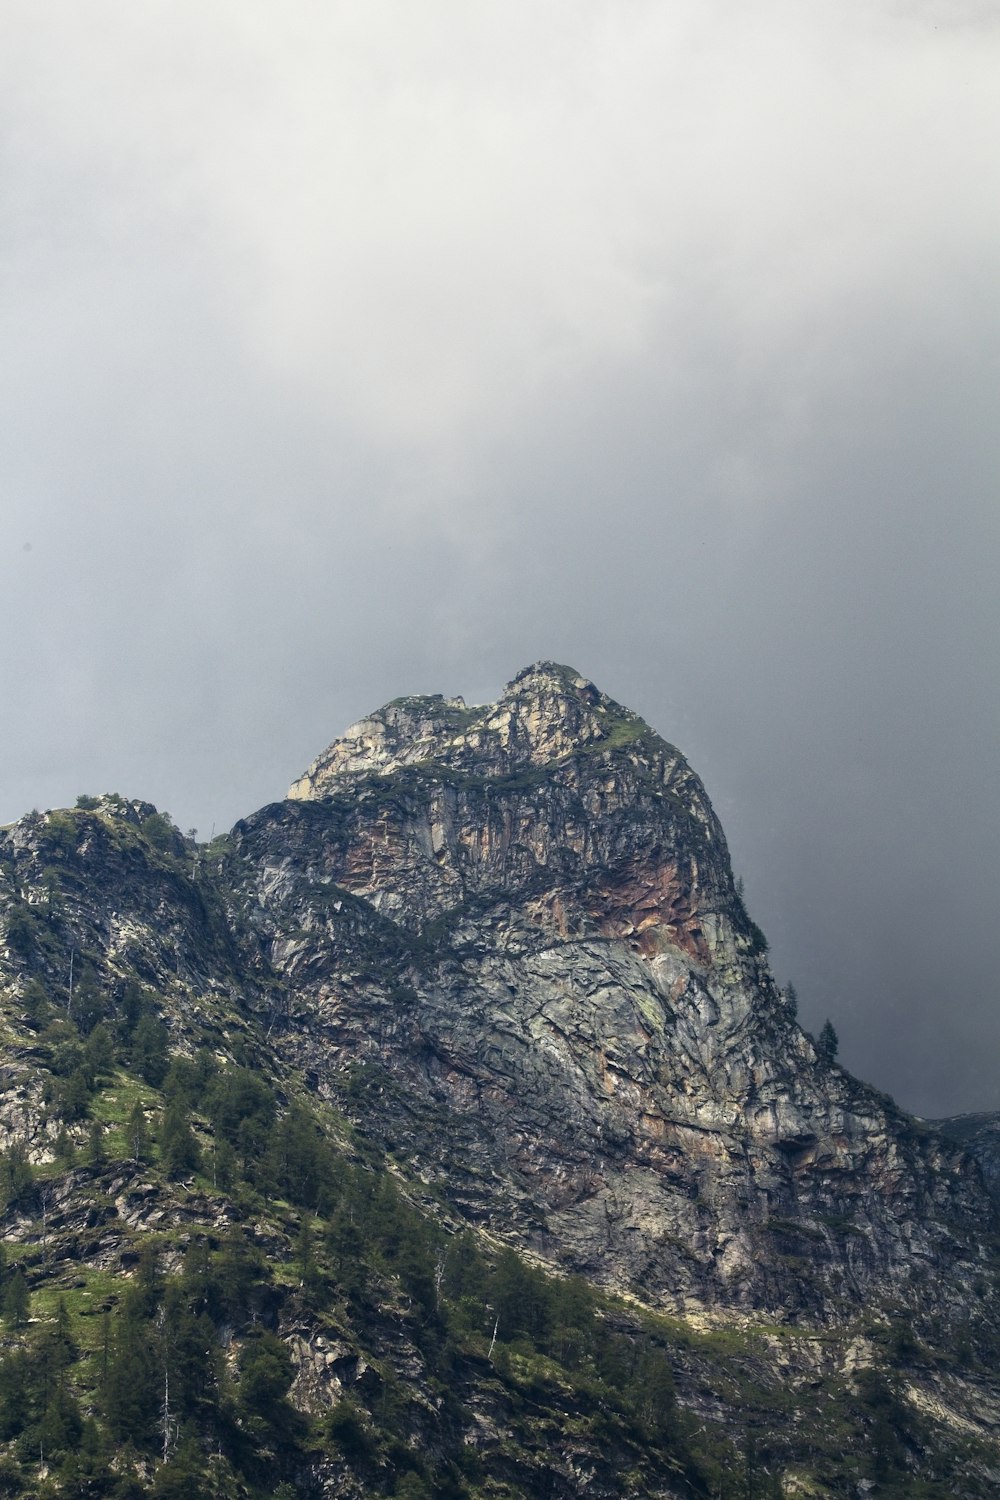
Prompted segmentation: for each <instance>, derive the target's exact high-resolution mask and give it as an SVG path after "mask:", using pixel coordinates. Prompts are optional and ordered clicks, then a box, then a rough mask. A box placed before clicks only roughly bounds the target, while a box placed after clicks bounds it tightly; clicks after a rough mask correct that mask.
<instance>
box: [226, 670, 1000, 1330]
mask: <svg viewBox="0 0 1000 1500" xmlns="http://www.w3.org/2000/svg"><path fill="white" fill-rule="evenodd" d="M224 878H225V880H226V881H228V882H229V884H230V886H231V888H232V890H233V892H234V897H233V899H234V901H235V903H236V904H238V905H239V906H240V907H241V908H242V912H243V914H244V920H246V921H247V922H248V923H249V926H250V928H251V930H252V932H253V934H254V941H255V944H256V949H255V958H254V962H255V965H256V968H257V970H258V972H259V973H260V974H261V975H267V976H271V977H272V978H273V977H274V976H277V979H278V980H279V981H280V986H281V989H280V994H281V996H282V999H281V1002H280V1006H279V1007H278V1008H276V1010H275V1021H276V1022H278V1023H280V1024H276V1025H275V1027H274V1028H273V1035H274V1037H275V1038H276V1040H277V1042H278V1045H280V1046H281V1047H282V1049H283V1050H284V1052H285V1053H286V1055H287V1056H288V1058H289V1060H290V1061H294V1062H295V1063H296V1064H298V1065H300V1066H303V1067H305V1068H307V1069H308V1070H309V1072H310V1074H311V1075H313V1076H314V1078H315V1081H316V1083H317V1086H318V1087H320V1088H321V1089H322V1090H326V1091H328V1092H330V1093H331V1094H334V1095H337V1096H338V1097H339V1098H341V1099H346V1100H347V1101H348V1102H349V1103H350V1102H351V1101H353V1103H354V1105H355V1106H356V1107H357V1108H358V1109H359V1110H360V1109H361V1108H362V1107H363V1109H364V1111H365V1116H366V1122H367V1127H368V1128H369V1129H373V1130H374V1131H375V1132H376V1133H377V1134H378V1135H379V1136H380V1137H381V1138H382V1140H383V1141H384V1143H385V1144H386V1145H387V1146H388V1147H389V1148H390V1149H392V1150H394V1151H396V1152H397V1153H400V1154H401V1155H402V1156H403V1157H405V1158H406V1159H407V1160H408V1161H409V1162H410V1163H411V1165H412V1166H414V1167H415V1168H416V1169H417V1170H418V1171H419V1172H420V1173H421V1174H422V1175H423V1176H424V1177H425V1178H426V1179H427V1180H428V1181H432V1182H434V1183H436V1184H437V1185H438V1187H439V1189H440V1191H441V1192H443V1193H444V1194H445V1196H446V1197H447V1198H448V1199H449V1201H450V1202H451V1203H452V1204H453V1205H454V1206H455V1207H456V1208H458V1209H459V1210H460V1211H461V1212H462V1214H464V1215H465V1216H467V1217H469V1218H471V1219H474V1220H477V1221H480V1222H483V1223H485V1224H488V1225H489V1226H491V1227H492V1228H493V1229H494V1230H495V1232H496V1233H498V1234H500V1235H503V1236H506V1237H509V1238H511V1239H512V1240H514V1241H516V1242H518V1243H520V1244H521V1245H523V1246H525V1247H527V1248H529V1249H531V1250H533V1251H535V1252H537V1253H539V1254H540V1255H543V1256H544V1257H546V1258H547V1259H550V1260H553V1261H556V1262H558V1263H560V1264H562V1265H564V1266H567V1267H571V1268H573V1269H575V1270H579V1271H582V1272H584V1273H586V1274H587V1275H590V1276H592V1277H595V1278H597V1279H601V1280H604V1281H605V1282H607V1283H610V1284H615V1285H617V1286H620V1287H623V1288H626V1289H630V1290H632V1291H634V1292H636V1293H639V1294H641V1295H642V1296H643V1297H645V1298H647V1299H650V1300H653V1301H655V1302H657V1303H660V1304H661V1305H665V1306H674V1307H677V1308H680V1309H685V1308H686V1309H692V1308H704V1307H710V1306H713V1305H714V1306H719V1307H728V1308H741V1307H742V1308H747V1309H749V1308H756V1309H764V1310H767V1311H768V1312H769V1313H770V1314H771V1315H773V1316H776V1317H796V1318H799V1319H801V1318H802V1317H804V1316H805V1317H812V1318H815V1319H817V1320H824V1319H829V1318H831V1317H834V1316H840V1315H843V1314H844V1313H845V1312H847V1313H849V1312H850V1311H851V1309H855V1310H856V1309H858V1308H859V1307H861V1306H863V1305H864V1304H865V1303H866V1302H867V1301H869V1300H870V1299H872V1298H876V1297H877V1298H883V1299H884V1298H890V1297H891V1298H892V1299H895V1300H896V1301H897V1302H898V1303H900V1304H902V1305H906V1306H909V1307H911V1308H919V1307H920V1306H921V1305H922V1304H923V1303H925V1302H926V1300H927V1297H928V1295H929V1294H928V1287H929V1285H930V1283H931V1281H932V1280H933V1281H934V1282H936V1287H935V1291H934V1300H935V1305H936V1306H937V1307H938V1308H939V1310H940V1309H941V1308H942V1307H943V1308H945V1309H947V1307H948V1306H949V1305H953V1306H954V1307H955V1308H956V1309H958V1308H959V1307H960V1306H961V1305H962V1304H963V1302H964V1301H965V1300H966V1299H967V1297H968V1291H969V1287H970V1285H971V1283H972V1280H973V1279H974V1278H975V1276H976V1275H977V1274H978V1271H979V1269H980V1263H981V1256H980V1250H979V1239H980V1236H981V1235H982V1234H984V1233H985V1232H986V1229H987V1227H988V1226H989V1224H990V1222H991V1214H992V1209H991V1206H990V1202H989V1199H988V1196H987V1195H986V1194H985V1193H984V1191H983V1187H982V1182H981V1179H980V1176H979V1173H978V1170H977V1168H976V1167H975V1165H974V1163H973V1162H972V1161H971V1160H970V1159H969V1158H968V1157H967V1156H966V1155H965V1154H964V1153H963V1151H962V1150H961V1148H960V1146H959V1145H957V1144H954V1143H952V1142H951V1141H949V1140H947V1139H945V1138H944V1137H943V1136H941V1135H940V1134H938V1133H937V1132H935V1131H934V1130H932V1129H930V1128H929V1127H926V1126H924V1125H923V1124H922V1123H920V1122H916V1121H914V1120H913V1119H911V1118H910V1117H908V1116H907V1115H905V1114H904V1113H903V1112H902V1111H901V1110H899V1109H898V1108H897V1107H896V1106H895V1105H894V1104H893V1103H892V1101H891V1100H889V1099H887V1098H886V1097H885V1096H883V1095H880V1094H879V1093H877V1092H876V1091H874V1090H873V1089H871V1088H868V1087H866V1086H865V1085H863V1084H861V1083H859V1082H858V1081H857V1080H855V1079H853V1078H851V1077H850V1076H849V1075H848V1074H847V1073H846V1072H844V1071H843V1070H842V1069H841V1068H839V1067H838V1066H836V1065H831V1064H828V1063H825V1062H824V1061H823V1060H821V1059H820V1058H819V1057H818V1056H817V1053H816V1050H815V1048H814V1047H813V1045H812V1042H811V1041H810V1039H809V1038H808V1037H807V1036H806V1035H805V1034H804V1033H803V1032H802V1031H801V1030H800V1029H799V1027H798V1026H797V1024H796V1022H795V1019H794V1016H793V1014H792V1013H791V1011H790V1009H789V1007H788V1005H787V1003H786V1002H785V1000H784V998H783V997H782V995H781V994H780V993H779V991H778V990H777V988H776V986H775V984H774V980H773V978H772V976H771V973H770V970H769V968H768V964H767V953H766V943H765V941H764V939H763V935H762V934H761V933H760V932H759V930H758V929H757V928H756V927H755V925H754V924H753V923H752V922H751V921H750V919H749V917H748V915H747V913H746V911H745V909H744V906H743V903H742V900H741V898H740V896H739V894H738V892H737V889H736V886H735V883H734V880H733V876H732V870H731V867H730V861H729V856H728V851H727V848H726V842H725V837H724V835H723V832H722V829H721V827H720V825H719V822H718V820H717V818H716V816H715V814H714V812H713V810H712V808H711V805H710V803H709V800H708V797H707V796H706V793H705V790H704V787H703V786H702V784H701V782H700V780H699V779H698V777H697V776H696V775H695V774H694V772H693V771H692V770H691V768H690V767H689V766H688V764H687V762H686V761H685V759H684V757H683V756H682V755H681V754H680V752H679V751H677V750H676V749H675V748H674V747H673V746H672V745H670V744H668V743H666V742H665V741H664V740H663V739H661V738H660V737H659V736H658V735H657V734H655V733H654V732H653V731H652V730H651V729H650V728H649V727H648V726H647V725H646V724H645V723H644V722H643V721H642V719H640V718H639V717H638V716H637V715H635V714H633V713H631V712H630V711H628V710H627V709H625V708H622V707H621V706H620V705H618V704H616V703H614V702H613V701H612V700H611V699H609V698H608V697H606V696H605V695H604V694H603V693H601V692H599V691H598V689H597V688H596V687H595V686H594V685H593V684H592V683H591V682H589V681H587V680H586V679H585V678H583V677H581V676H579V675H578V674H577V673H576V672H574V671H572V670H570V669H568V668H565V667H561V666H557V665H555V664H553V663H549V662H542V663H538V664H536V665H535V666H533V667H529V668H528V669H527V670H526V671H524V672H522V673H520V674H519V675H518V676H517V677H516V678H515V679H514V680H513V682H511V683H510V685H509V686H508V688H507V689H506V691H505V692H504V694H503V696H502V697H501V698H500V699H499V701H498V702H497V703H495V704H490V705H487V706H481V707H467V706H466V705H465V704H464V703H463V701H462V700H461V699H458V698H452V699H447V698H441V697H422V698H405V699H400V700H397V701H396V702H394V703H391V704H389V705H387V706H386V707H385V708H383V709H381V710H379V711H378V712H376V713H374V714H372V715H371V716H370V717H369V718H367V719H365V720H362V721H361V722H360V723H359V724H356V725H354V726H353V727H352V728H351V729H350V730H348V732H347V733H346V735H345V736H344V737H343V738H342V739H340V740H338V741H337V742H336V743H335V744H334V745H332V746H331V747H330V749H328V750H327V751H325V752H324V753H323V754H322V755H321V756H319V758H318V759H317V760H316V761H314V762H313V764H312V765H311V766H310V767H309V768H308V770H307V771H306V772H305V773H304V774H303V775H302V777H301V778H300V779H299V780H297V781H296V782H295V784H294V785H293V786H292V788H291V790H290V793H289V800H288V801H286V802H284V803H281V804H276V805H274V806H271V807H268V808H265V809H263V810H262V811H261V812H259V813H257V814H256V815H254V816H253V817H251V818H249V819H247V820H246V821H244V822H242V823H240V824H238V825H237V827H236V829H235V830H234V840H233V852H232V854H231V855H230V857H229V862H228V865H227V867H226V869H225V871H224Z"/></svg>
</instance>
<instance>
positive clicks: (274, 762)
mask: <svg viewBox="0 0 1000 1500" xmlns="http://www.w3.org/2000/svg"><path fill="white" fill-rule="evenodd" d="M998 53H1000V29H998V26H997V23H996V19H995V17H994V16H992V15H991V14H990V9H989V8H987V7H985V6H979V5H974V4H967V5H960V4H955V3H952V0H949V3H948V4H947V5H945V4H943V3H942V4H938V3H932V0H929V3H926V4H902V3H897V4H892V3H889V0H883V3H881V4H874V5H873V4H871V3H866V4H861V3H854V0H848V3H846V4H845V3H840V4H838V5H836V6H834V5H832V4H822V5H818V6H810V7H808V8H803V7H801V6H798V5H793V4H791V3H778V0H765V3H759V4H756V5H754V6H753V7H750V8H746V7H744V8H743V9H742V10H735V9H734V8H733V7H730V6H728V5H722V4H721V3H716V4H708V5H705V4H704V3H701V4H698V5H695V4H693V3H691V4H680V5H677V6H671V7H669V8H668V9H667V10H666V11H665V9H664V7H662V6H655V5H652V4H647V3H635V4H630V5H629V6H621V5H617V6H611V5H608V4H604V3H596V0H589V3H583V4H581V3H579V0H576V3H574V4H569V3H568V0H567V3H556V0H551V3H548V0H546V3H543V4H541V5H538V4H533V5H530V6H529V5H527V4H521V3H514V4H512V5H507V6H504V7H502V8H497V7H495V6H488V5H485V4H478V3H475V0H473V3H469V0H464V3H462V4H458V3H444V0H438V3H431V4H428V5H423V6H420V7H413V6H407V5H405V4H403V3H402V0H393V3H389V0H382V3H379V0H375V3H371V4H367V5H365V6H364V7H360V6H355V5H346V4H344V5H341V4H335V5H332V6H331V5H320V4H318V3H307V0H295V3H293V4H291V5H288V6H285V7H283V8H282V12H281V15H280V16H277V15H276V13H275V12H274V10H273V7H271V6H266V5H263V4H260V3H247V0H241V3H239V4H236V3H220V4H218V5H215V6H213V7H211V9H210V10H208V11H206V9H205V7H204V6H195V5H194V4H192V3H189V0H174V3H171V4H170V5H167V4H165V3H164V4H150V5H146V6H143V7H142V8H141V9H139V10H136V8H135V7H131V6H126V5H124V4H123V3H121V0H113V3H109V0H105V3H100V0H97V3H95V4H93V5H88V6H87V7H86V8H85V9H84V8H81V9H77V10H71V9H67V10H66V11H65V12H64V13H62V14H61V16H60V26H59V30H58V33H56V32H55V31H54V30H53V28H52V27H51V24H50V17H47V16H46V15H45V14H43V12H42V11H41V10H40V9H39V7H37V6H33V5H28V4H26V3H15V4H13V5H10V6H8V7H7V11H6V13H5V48H4V57H3V59H2V60H0V132H2V135H0V143H2V144H0V151H2V159H0V182H2V183H3V188H2V193H3V198H2V212H0V271H2V292H0V340H2V347H3V349H4V351H5V359H4V360H3V363H2V370H0V382H2V388H0V389H2V399H3V408H4V412H5V424H4V425H5V438H4V442H3V445H2V452H0V479H2V484H3V495H4V506H3V523H4V524H3V530H2V537H3V545H2V547H0V601H2V603H0V608H2V611H3V629H4V635H5V640H6V642H7V647H6V650H5V651H4V653H3V662H4V671H3V680H2V690H3V695H4V703H5V705H6V710H7V714H6V727H7V733H6V734H5V736H4V741H3V750H2V755H3V770H4V778H3V786H4V798H3V807H2V808H0V815H2V816H4V817H6V818H13V817H16V816H17V815H18V814H20V813H21V812H22V811H24V810H26V809H27V808H28V807H30V806H33V805H40V806H48V805H56V804H59V803H64V802H67V801H72V799H73V798H74V797H75V796H76V794H77V793H78V792H80V791H82V790H98V789H103V788H109V789H110V788H116V789H118V790H120V791H122V792H127V793H131V794H134V795H144V796H148V797H151V798H152V799H153V800H155V801H157V802H158V803H160V804H161V805H163V806H166V807H168V808H169V809H170V810H171V811H172V812H173V813H174V814H175V816H176V817H177V818H178V820H179V821H180V822H181V823H182V824H183V825H185V826H186V825H187V824H188V823H195V824H197V825H198V826H199V827H200V828H201V830H202V833H203V834H207V833H208V831H209V829H210V828H211V826H212V825H213V824H214V825H215V826H216V827H217V828H221V827H223V826H226V825H228V824H229V823H231V822H232V821H233V820H234V819H235V818H236V817H238V816H240V815H242V814H244V813H245V812H247V811H249V810H251V809H252V808H253V807H255V806H256V805H258V804H259V803H261V802H263V801H266V800H270V799H273V798H275V797H277V796H280V795H281V794H282V793H283V791H284V789H285V787H286V786H287V784H288V783H289V781H290V780H291V779H292V777H293V776H294V775H295V774H297V773H298V772H299V771H300V770H301V769H302V767H303V766H304V765H305V763H306V762H307V761H308V760H309V759H310V758H311V757H312V756H313V754H315V753H316V751H317V750H318V749H319V748H321V747H322V746H323V745H324V744H326V743H327V742H328V741H329V740H330V739H331V738H332V737H333V736H334V735H335V734H337V733H338V732H339V731H340V730H341V729H342V728H343V727H345V726H346V724H347V723H349V722H350V721H351V720H352V719H354V718H356V717H357V716H358V715H359V714H360V713H362V712H364V711H366V710H368V709H370V708H372V707H373V706H375V705H376V704H377V703H379V702H382V701H384V700H385V699H387V698H389V697H392V696H394V695H395V694H397V693H399V692H403V691H416V690H427V691H437V690H443V691H446V692H463V693H465V694H466V696H468V697H470V698H478V699H484V698H490V697H493V696H495V694H496V693H497V691H498V690H499V688H500V686H501V685H502V683H503V682H504V681H505V680H506V679H507V678H508V677H510V676H511V675H513V673H514V671H515V670H517V669H518V668H519V667H520V666H522V665H524V664H526V663H527V662H528V661H530V660H533V659H535V658H537V657H540V656H555V657H560V658H563V659H568V660H570V661H572V662H574V663H575V664H576V665H577V666H578V667H579V668H580V669H581V670H583V671H585V672H587V673H588V674H589V675H591V676H593V677H594V678H595V679H596V680H597V681H599V682H600V684H601V686H602V687H604V688H605V689H606V690H608V691H610V692H612V693H614V694H615V696H617V697H619V698H622V699H624V700H625V701H628V702H629V703H631V704H632V705H633V706H635V707H637V708H639V709H640V710H641V711H642V712H643V713H644V714H645V715H646V716H647V718H649V719H650V720H651V722H653V723H654V724H655V725H656V726H657V727H658V728H659V729H660V730H661V731H662V732H663V733H664V734H666V735H667V736H668V737H669V738H671V739H673V740H675V741H676V742H678V743H679V744H680V745H681V746H682V748H683V749H685V751H686V752H687V753H688V755H689V757H690V758H691V760H692V761H693V763H694V764H695V766H696V767H697V768H698V769H699V770H700V771H701V772H702V774H703V775H704V777H705V779H706V782H707V784H708V787H709V791H710V793H711V794H712V796H713V798H714V800H715V801H716V803H717V805H718V807H719V811H720V813H721V815H722V817H723V821H724V823H725V825H726V828H727V830H728V832H729V835H730V839H731V842H732V845H733V850H734V857H735V860H736V863H737V866H738V868H739V869H740V870H741V872H742V873H743V875H744V877H745V879H746V884H747V893H748V898H749V900H750V904H751V906H752V908H753V910H754V913H755V915H756V916H757V918H758V920H759V921H760V922H761V924H762V925H763V926H764V927H765V929H766V930H767V931H768V932H769V934H770V936H771V939H772V945H773V949H772V951H773V956H774V959H775V965H776V968H777V970H778V974H779V978H781V979H785V978H788V977H791V978H793V979H794V981H795V983H796V985H797V987H798V989H799V992H800V997H801V1005H802V1012H803V1019H804V1020H805V1022H806V1024H809V1025H812V1026H814V1027H815V1026H817V1025H818V1024H820V1023H821V1022H822V1019H823V1017H824V1015H826V1014H830V1015H831V1016H832V1018H833V1019H834V1021H835V1024H836V1025H837V1027H838V1029H839V1030H840V1033H841V1037H842V1050H843V1053H844V1056H845V1059H846V1060H847V1061H848V1063H850V1064H851V1065H852V1066H854V1067H855V1068H856V1069H858V1070H859V1071H860V1072H862V1073H863V1074H865V1075H866V1076H868V1077H870V1078H872V1079H873V1080H874V1081H876V1082H878V1083H879V1084H880V1085H882V1086H883V1087H886V1088H888V1089H890V1090H893V1091H895V1092H897V1093H898V1096H899V1097H900V1099H901V1101H902V1102H903V1103H906V1104H908V1105H910V1106H911V1107H913V1108H916V1109H920V1110H923V1111H925V1112H928V1113H933V1112H944V1111H947V1110H957V1109H961V1108H986V1107H1000V1080H998V1078H997V1075H996V1069H995V1067H994V1062H993V1059H994V1058H995V1057H996V1055H997V1043H998V1042H1000V1014H998V1008H997V1005H996V998H995V997H996V980H995V974H996V971H997V959H998V953H997V938H996V932H995V919H994V917H993V910H992V906H993V900H994V897H993V892H994V891H995V889H996V875H997V855H996V849H997V833H998V828H997V824H998V822H1000V817H998V811H1000V809H998V793H997V785H998V781H997V776H996V757H997V748H998V743H1000V725H998V722H997V711H996V707H995V703H996V693H995V688H994V687H993V684H994V683H995V680H996V650H995V645H996V641H997V638H998V625H1000V621H998V618H997V615H998V604H997V589H996V586H995V572H996V558H997V541H998V538H997V526H998V521H997V517H998V509H997V505H996V487H997V475H998V462H997V458H998V455H997V442H998V440H997V437H996V421H995V391H996V377H997V364H998V357H997V351H998V347H1000V340H998V336H997V335H998V327H997V324H998V318H1000V313H998V303H997V297H996V274H997V247H998V242H1000V223H998V220H1000V207H998V204H997V198H996V194H995V193H994V192H991V191H990V190H989V189H990V186H991V184H992V183H994V182H995V181H996V180H997V166H998V162H997V157H998V155H1000V146H998V144H997V143H998V142H1000V131H998V129H997V125H998V120H997V114H998V110H997V106H996V102H995V92H996V90H995V78H996V73H997V63H998ZM29 544H30V550H26V547H28V545H29Z"/></svg>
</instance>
